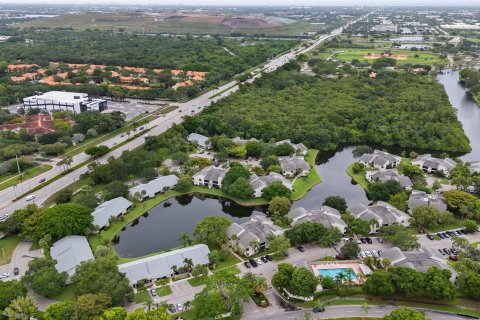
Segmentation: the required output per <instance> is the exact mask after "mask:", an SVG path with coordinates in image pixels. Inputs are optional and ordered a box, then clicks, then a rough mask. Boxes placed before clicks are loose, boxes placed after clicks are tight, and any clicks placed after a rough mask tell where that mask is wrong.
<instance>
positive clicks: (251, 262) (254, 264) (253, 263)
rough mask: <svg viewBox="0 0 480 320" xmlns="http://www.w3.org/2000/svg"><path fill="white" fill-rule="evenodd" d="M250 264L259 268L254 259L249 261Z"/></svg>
mask: <svg viewBox="0 0 480 320" xmlns="http://www.w3.org/2000/svg"><path fill="white" fill-rule="evenodd" d="M248 262H250V264H251V265H252V267H254V268H256V267H257V266H258V264H257V261H255V260H253V259H248Z"/></svg>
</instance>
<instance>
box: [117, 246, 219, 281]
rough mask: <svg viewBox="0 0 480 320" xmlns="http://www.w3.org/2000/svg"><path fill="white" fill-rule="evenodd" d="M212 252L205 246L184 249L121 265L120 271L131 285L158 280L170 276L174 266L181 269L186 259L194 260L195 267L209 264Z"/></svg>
mask: <svg viewBox="0 0 480 320" xmlns="http://www.w3.org/2000/svg"><path fill="white" fill-rule="evenodd" d="M209 253H210V250H209V249H208V247H207V246H206V245H204V244H197V245H195V246H192V247H187V248H182V249H178V250H174V251H170V252H165V253H161V254H157V255H154V256H151V257H147V258H143V259H140V260H135V261H132V262H127V263H123V264H120V265H119V266H118V270H119V271H120V272H123V273H125V275H126V277H127V278H128V280H129V281H130V283H131V284H135V283H137V282H138V281H139V280H142V279H150V280H151V279H158V278H163V277H167V276H170V275H171V274H172V273H173V272H172V266H174V265H175V266H177V267H181V266H183V265H184V262H183V261H184V260H185V258H188V259H192V262H193V264H194V265H197V264H203V265H205V264H208V263H209V259H208V254H209Z"/></svg>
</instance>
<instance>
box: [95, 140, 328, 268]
mask: <svg viewBox="0 0 480 320" xmlns="http://www.w3.org/2000/svg"><path fill="white" fill-rule="evenodd" d="M318 152H319V151H318V150H315V149H310V150H309V151H308V153H307V155H306V157H305V160H306V161H307V162H308V163H309V164H310V166H311V167H312V170H311V172H310V174H309V175H308V176H306V177H301V178H298V179H296V180H295V182H294V186H295V187H294V189H295V192H294V193H293V194H292V197H291V200H292V201H296V200H299V199H301V198H303V197H304V196H305V195H306V194H307V192H308V191H309V190H310V189H311V188H313V187H314V186H315V185H317V184H319V183H321V182H322V179H321V177H320V176H319V175H318V172H317V170H316V169H315V160H316V158H317V155H318ZM196 193H200V194H204V195H210V196H215V197H222V198H226V199H229V200H232V201H235V202H236V203H238V204H240V205H242V206H266V205H268V201H267V200H265V199H263V198H257V199H247V200H244V199H239V198H235V197H232V196H230V195H227V194H226V193H225V192H223V190H221V189H208V188H204V187H200V186H192V188H191V190H190V191H188V192H178V191H175V190H169V191H167V192H165V193H162V194H159V195H157V196H155V197H154V198H151V199H148V200H146V201H144V202H141V203H138V204H136V205H135V207H134V208H133V209H131V210H130V211H129V212H128V213H127V214H126V215H124V218H123V221H122V220H119V221H117V222H115V223H114V224H112V225H111V226H110V227H108V229H106V230H103V231H101V232H100V233H99V234H97V235H92V236H89V237H88V240H89V243H90V246H91V247H92V249H93V251H95V249H96V248H97V247H98V246H99V245H102V244H106V243H111V241H112V239H113V238H114V237H115V235H117V234H118V233H119V232H120V231H122V229H123V228H124V227H125V226H127V225H128V224H129V223H131V222H133V221H134V220H135V219H138V218H140V217H141V216H142V215H143V214H145V213H146V212H148V211H149V210H151V209H152V208H154V207H156V206H157V205H159V204H160V203H162V202H164V201H167V200H168V199H170V198H173V197H176V196H181V195H188V194H196ZM174 249H178V247H176V248H171V249H170V250H165V251H161V252H167V251H171V250H174ZM114 251H115V250H114ZM161 252H155V253H151V254H148V255H145V256H140V257H135V258H124V257H121V256H120V255H118V253H116V252H115V253H116V254H117V256H118V257H119V258H120V259H119V261H118V263H124V262H129V261H134V260H138V259H142V258H145V257H148V256H152V255H156V254H158V253H161Z"/></svg>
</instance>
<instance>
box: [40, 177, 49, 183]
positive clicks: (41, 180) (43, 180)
mask: <svg viewBox="0 0 480 320" xmlns="http://www.w3.org/2000/svg"><path fill="white" fill-rule="evenodd" d="M45 180H47V179H45V178H42V179H40V180H38V183H44V182H45Z"/></svg>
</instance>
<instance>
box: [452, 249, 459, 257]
mask: <svg viewBox="0 0 480 320" xmlns="http://www.w3.org/2000/svg"><path fill="white" fill-rule="evenodd" d="M450 251H451V252H452V254H453V255H454V256H458V251H457V250H456V249H454V248H452V249H450Z"/></svg>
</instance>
